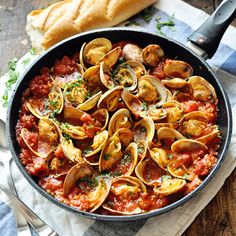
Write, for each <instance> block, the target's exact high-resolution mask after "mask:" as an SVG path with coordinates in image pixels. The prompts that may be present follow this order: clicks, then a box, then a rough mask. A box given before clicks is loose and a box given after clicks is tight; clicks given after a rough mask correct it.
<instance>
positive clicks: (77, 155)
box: [60, 137, 84, 163]
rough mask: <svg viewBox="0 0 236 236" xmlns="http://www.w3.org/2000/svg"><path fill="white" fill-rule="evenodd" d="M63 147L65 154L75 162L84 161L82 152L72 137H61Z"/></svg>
mask: <svg viewBox="0 0 236 236" xmlns="http://www.w3.org/2000/svg"><path fill="white" fill-rule="evenodd" d="M60 141H61V147H62V150H63V152H64V154H65V156H66V157H67V158H68V159H69V160H70V161H72V162H74V163H84V160H83V158H82V152H81V150H80V149H79V148H76V147H74V145H73V142H72V140H71V139H69V140H67V139H65V138H64V137H61V139H60Z"/></svg>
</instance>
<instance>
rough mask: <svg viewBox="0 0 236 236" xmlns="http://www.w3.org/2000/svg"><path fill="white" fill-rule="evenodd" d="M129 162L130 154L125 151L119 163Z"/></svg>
mask: <svg viewBox="0 0 236 236" xmlns="http://www.w3.org/2000/svg"><path fill="white" fill-rule="evenodd" d="M130 162H131V156H130V154H129V153H126V154H124V155H123V157H122V159H121V164H122V165H125V164H129V163H130Z"/></svg>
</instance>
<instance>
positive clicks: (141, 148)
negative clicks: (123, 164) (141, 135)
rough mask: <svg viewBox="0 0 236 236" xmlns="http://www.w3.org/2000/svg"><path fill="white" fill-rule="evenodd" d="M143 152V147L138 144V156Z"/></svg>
mask: <svg viewBox="0 0 236 236" xmlns="http://www.w3.org/2000/svg"><path fill="white" fill-rule="evenodd" d="M142 152H144V147H143V146H142V145H140V144H138V154H140V153H142Z"/></svg>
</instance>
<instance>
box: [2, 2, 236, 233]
mask: <svg viewBox="0 0 236 236" xmlns="http://www.w3.org/2000/svg"><path fill="white" fill-rule="evenodd" d="M48 2H52V1H47V0H21V1H17V0H1V1H0V55H1V57H0V70H1V71H0V73H4V72H6V67H7V61H8V60H9V59H12V58H13V57H16V58H20V57H21V56H23V55H24V54H25V53H26V52H27V51H28V49H29V48H30V42H29V39H28V37H27V35H26V32H25V24H26V22H25V18H26V14H27V13H28V12H30V11H31V10H33V9H36V8H40V7H43V6H47V4H48ZM185 2H188V3H190V4H191V5H193V6H195V7H198V8H200V9H202V10H204V11H206V12H207V13H209V14H210V13H212V12H213V11H214V9H215V8H216V7H217V6H218V5H219V3H220V2H221V0H185ZM180 217H181V216H180ZM199 235H201V236H205V235H206V236H218V235H225V236H226V235H227V236H234V235H236V170H234V172H233V173H232V174H231V176H230V177H229V178H228V179H227V180H226V182H225V184H224V186H223V187H222V189H221V190H220V191H219V193H218V194H217V195H216V197H215V198H214V199H213V200H212V201H211V202H210V203H209V204H208V206H207V207H206V208H205V209H204V210H203V211H202V212H201V213H200V214H199V216H198V217H197V218H196V219H195V220H194V222H193V223H192V225H191V226H190V227H189V228H188V229H187V230H186V232H185V233H184V236H199Z"/></svg>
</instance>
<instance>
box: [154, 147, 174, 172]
mask: <svg viewBox="0 0 236 236" xmlns="http://www.w3.org/2000/svg"><path fill="white" fill-rule="evenodd" d="M149 153H150V157H151V158H152V160H153V161H154V162H156V163H157V164H158V165H159V166H160V167H161V168H162V169H163V170H166V167H167V164H168V163H169V162H170V160H169V159H168V157H167V153H166V151H165V150H164V149H161V148H151V149H149Z"/></svg>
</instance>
